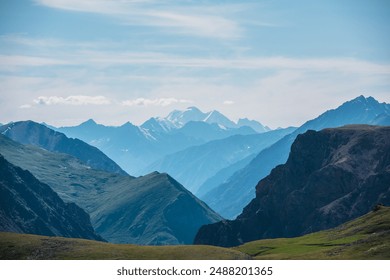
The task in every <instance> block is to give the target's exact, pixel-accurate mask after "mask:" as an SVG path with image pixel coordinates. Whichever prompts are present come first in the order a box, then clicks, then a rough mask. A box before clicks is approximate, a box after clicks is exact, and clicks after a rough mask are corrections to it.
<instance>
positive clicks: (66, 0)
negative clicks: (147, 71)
mask: <svg viewBox="0 0 390 280" xmlns="http://www.w3.org/2000/svg"><path fill="white" fill-rule="evenodd" d="M35 2H36V3H37V4H39V5H44V6H47V7H51V8H56V9H63V10H68V11H77V12H87V13H98V14H103V15H107V16H111V17H114V18H117V19H118V20H119V21H120V22H121V23H122V24H128V25H144V26H154V27H157V28H164V29H166V30H167V31H169V32H174V33H180V34H184V35H194V36H200V37H210V38H222V39H234V38H238V37H240V36H241V33H242V30H241V28H240V26H239V24H238V23H237V22H236V21H235V20H233V19H231V18H229V17H228V16H226V15H224V9H223V7H222V8H219V7H215V9H214V10H211V9H210V7H208V6H206V7H205V8H202V7H201V6H200V5H199V4H198V5H196V4H191V5H189V6H188V7H187V8H186V9H183V8H178V7H177V6H176V5H175V3H174V1H152V0H149V1H148V0H133V1H132V0H128V1H105V0H83V1H79V0H35Z"/></svg>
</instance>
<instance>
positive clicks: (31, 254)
mask: <svg viewBox="0 0 390 280" xmlns="http://www.w3.org/2000/svg"><path fill="white" fill-rule="evenodd" d="M250 258H254V259H390V207H380V209H379V210H378V211H375V212H370V213H368V214H367V215H365V216H363V217H361V218H358V219H356V220H354V221H351V222H349V223H346V224H344V225H342V226H340V227H337V228H335V229H332V230H326V231H321V232H317V233H313V234H308V235H304V236H302V237H297V238H278V239H268V240H259V241H254V242H250V243H246V244H244V245H242V246H239V247H236V248H230V249H226V248H220V247H214V246H203V245H193V246H136V245H126V244H110V243H104V242H97V241H90V240H83V239H71V238H60V237H46V236H38V235H28V234H17V233H7V232H0V259H75V260H77V259H90V260H93V259H127V260H132V259H137V260H162V259H171V260H172V259H173V260H181V259H184V260H190V259H199V260H200V259H211V260H212V259H215V260H223V259H250Z"/></svg>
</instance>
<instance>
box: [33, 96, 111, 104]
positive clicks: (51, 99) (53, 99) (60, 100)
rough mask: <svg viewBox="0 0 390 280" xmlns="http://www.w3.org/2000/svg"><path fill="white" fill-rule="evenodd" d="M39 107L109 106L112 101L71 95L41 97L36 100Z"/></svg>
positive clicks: (100, 97)
mask: <svg viewBox="0 0 390 280" xmlns="http://www.w3.org/2000/svg"><path fill="white" fill-rule="evenodd" d="M34 103H35V104H38V105H61V104H62V105H107V104H110V103H111V101H110V100H109V99H108V98H107V97H104V96H87V95H71V96H67V97H62V96H39V97H38V98H37V99H34Z"/></svg>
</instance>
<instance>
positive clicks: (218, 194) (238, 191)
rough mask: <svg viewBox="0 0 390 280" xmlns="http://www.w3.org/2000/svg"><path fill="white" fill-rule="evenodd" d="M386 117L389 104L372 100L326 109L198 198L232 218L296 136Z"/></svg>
mask: <svg viewBox="0 0 390 280" xmlns="http://www.w3.org/2000/svg"><path fill="white" fill-rule="evenodd" d="M389 115H390V105H389V104H386V103H379V102H378V101H376V100H375V99H374V98H372V97H368V98H365V97H364V96H359V97H357V98H355V99H353V100H351V101H348V102H345V103H344V104H342V105H341V106H340V107H338V108H336V109H333V110H329V111H327V112H325V113H323V114H322V115H320V116H319V117H317V118H315V119H313V120H311V121H308V122H306V123H305V124H303V125H302V126H301V127H299V128H298V129H297V130H295V131H294V132H293V133H291V134H289V135H287V136H285V137H283V138H282V139H281V140H279V141H278V142H276V143H275V144H273V145H272V146H270V147H269V148H267V149H264V150H263V151H261V152H260V153H259V154H258V155H257V156H256V157H255V158H254V159H253V160H252V161H251V162H250V163H249V164H248V165H247V166H246V167H244V168H243V169H241V170H239V171H237V172H236V173H235V174H234V175H233V176H231V177H230V178H229V179H228V180H227V181H226V182H225V183H223V184H221V185H220V186H218V187H216V188H214V189H212V190H211V191H210V192H209V193H207V194H205V195H204V196H202V199H203V200H204V201H205V202H206V203H207V204H208V205H209V206H210V207H211V208H212V209H214V210H215V211H217V212H218V213H220V214H221V215H222V216H223V217H226V218H234V217H235V216H237V215H238V214H239V213H241V211H242V209H243V207H244V206H245V205H247V204H248V203H249V202H250V201H251V200H252V199H253V198H254V197H255V190H254V186H255V185H256V184H257V182H258V181H259V180H260V179H262V178H264V177H265V176H267V175H268V174H269V173H270V172H271V170H272V169H273V168H274V167H275V166H277V165H279V164H283V163H285V162H286V160H287V157H288V154H289V152H290V147H291V144H292V143H293V142H294V140H295V138H296V137H297V135H299V134H301V133H304V132H306V131H307V130H309V129H313V130H321V129H324V128H331V127H338V126H343V125H347V124H377V123H378V118H379V117H380V119H386V116H387V117H388V116H389Z"/></svg>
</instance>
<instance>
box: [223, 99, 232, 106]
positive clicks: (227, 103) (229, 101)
mask: <svg viewBox="0 0 390 280" xmlns="http://www.w3.org/2000/svg"><path fill="white" fill-rule="evenodd" d="M223 104H224V105H233V104H234V101H232V100H225V101H224V102H223Z"/></svg>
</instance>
